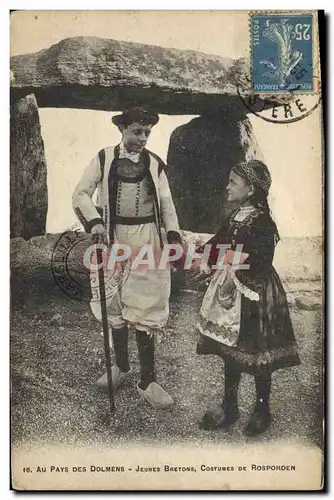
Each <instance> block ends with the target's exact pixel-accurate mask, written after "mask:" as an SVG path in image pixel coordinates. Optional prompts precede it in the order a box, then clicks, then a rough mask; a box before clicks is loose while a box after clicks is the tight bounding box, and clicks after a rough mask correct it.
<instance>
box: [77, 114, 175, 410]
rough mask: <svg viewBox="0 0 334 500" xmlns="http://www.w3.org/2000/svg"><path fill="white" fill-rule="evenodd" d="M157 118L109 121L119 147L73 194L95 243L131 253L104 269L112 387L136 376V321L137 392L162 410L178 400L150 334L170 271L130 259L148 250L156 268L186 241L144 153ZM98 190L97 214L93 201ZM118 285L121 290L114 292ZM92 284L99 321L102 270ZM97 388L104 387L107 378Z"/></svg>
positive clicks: (158, 164)
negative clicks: (165, 382) (165, 383)
mask: <svg viewBox="0 0 334 500" xmlns="http://www.w3.org/2000/svg"><path fill="white" fill-rule="evenodd" d="M158 120H159V117H158V115H157V114H154V113H150V112H149V111H148V110H145V109H143V108H133V109H131V110H127V111H124V112H123V113H122V114H121V115H117V116H114V117H113V118H112V121H113V123H114V124H115V125H116V126H117V127H118V128H119V130H120V132H121V134H122V142H121V143H120V144H119V145H117V146H113V147H108V148H106V149H104V150H102V151H100V153H99V154H98V155H96V157H95V158H93V160H92V161H91V163H90V165H89V166H88V168H87V169H86V170H85V172H84V173H83V176H82V178H81V180H80V182H79V184H78V185H77V187H76V189H75V192H74V194H73V207H74V210H75V212H76V214H77V216H78V218H79V219H80V221H81V222H82V223H83V225H84V227H85V229H86V231H87V232H91V233H92V235H93V241H95V242H97V241H103V243H105V244H107V245H108V246H109V249H110V248H111V247H112V245H113V244H114V243H118V244H123V245H127V247H129V248H131V257H132V260H131V259H129V260H128V262H127V264H126V265H125V266H124V268H122V267H118V268H117V271H116V272H115V270H114V269H105V282H106V298H107V304H106V305H107V312H108V322H109V324H110V325H111V328H112V338H113V344H114V351H115V358H116V360H115V361H116V363H115V365H114V366H112V380H113V385H114V388H115V389H117V387H119V386H120V385H121V384H122V383H123V382H124V381H125V380H126V379H127V378H128V376H129V374H130V373H131V369H130V366H129V359H128V324H129V323H131V324H133V325H135V327H136V339H137V346H138V352H139V360H140V367H141V376H140V381H139V383H138V385H137V389H138V392H139V394H140V395H141V397H142V398H144V399H145V400H147V401H148V402H149V403H150V404H151V405H152V406H153V407H155V408H165V407H167V406H169V405H171V404H172V403H173V399H172V397H171V396H170V395H169V394H168V393H167V391H166V390H165V389H163V387H162V386H161V385H159V384H158V383H157V382H156V375H155V369H154V334H153V332H154V330H155V329H158V328H161V327H163V326H164V325H165V323H166V321H167V319H168V314H169V296H170V270H169V269H166V268H165V269H157V266H155V268H154V269H152V268H151V269H149V268H147V267H145V265H140V266H138V267H136V268H135V266H134V265H132V267H131V262H132V263H133V258H135V257H136V256H138V255H139V253H140V251H141V249H142V248H143V247H145V246H147V245H149V246H150V248H151V249H152V251H153V254H154V257H155V259H156V262H159V257H160V256H161V252H162V249H163V246H164V243H166V242H167V241H168V243H173V244H174V243H181V238H180V234H179V232H178V231H179V225H178V219H177V215H176V211H175V206H174V203H173V199H172V196H171V192H170V189H169V185H168V180H167V176H166V174H165V165H164V164H163V162H162V160H161V159H160V158H159V157H158V156H157V155H155V154H154V153H152V152H150V151H148V150H147V149H146V148H145V145H146V142H147V139H148V137H149V135H150V132H151V129H152V127H153V126H154V125H155V124H156V123H157V122H158ZM96 190H97V193H98V205H99V206H98V208H96V207H95V205H94V203H93V201H92V196H93V194H94V192H95V191H96ZM162 226H164V228H165V231H166V233H167V241H165V240H166V238H165V236H164V234H165V233H163V232H162V230H161V229H162ZM143 260H145V258H144V257H143ZM117 279H119V280H120V283H121V286H117ZM114 281H115V282H116V286H113V283H114ZM91 282H92V284H93V285H94V286H92V294H93V293H94V296H93V297H92V301H91V308H92V311H93V314H94V315H95V317H96V318H97V319H98V320H100V321H101V308H100V301H99V297H98V287H97V286H96V284H98V272H97V271H96V272H95V273H94V272H91ZM110 290H111V292H110ZM97 385H98V386H99V387H101V388H102V389H104V388H107V374H104V375H103V376H102V377H101V378H100V379H99V380H98V382H97Z"/></svg>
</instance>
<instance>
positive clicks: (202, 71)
mask: <svg viewBox="0 0 334 500" xmlns="http://www.w3.org/2000/svg"><path fill="white" fill-rule="evenodd" d="M319 19H320V20H321V19H322V20H323V13H321V12H318V11H306V10H305V11H297V10H291V11H278V10H277V11H29V10H26V11H14V12H12V13H11V54H10V69H11V73H10V87H11V103H10V108H11V109H10V114H11V116H10V117H11V129H10V135H11V137H10V140H11V145H10V203H11V207H10V209H11V220H10V222H11V228H10V229H11V240H10V248H11V263H10V265H11V471H12V472H11V474H12V476H11V477H12V487H13V489H15V490H109V491H117V490H133V491H140V490H157V491H163V490H168V491H171V490H205V491H211V490H212V491H215V490H216V491H217V490H221V491H224V490H306V491H310V490H321V489H322V488H323V485H324V446H325V444H324V443H325V440H324V429H325V423H324V370H325V366H324V329H323V321H324V320H323V168H324V130H323V128H324V125H323V109H322V88H323V84H324V81H323V80H324V77H323V76H322V75H323V73H322V71H321V69H322V68H321V43H320V38H319V26H320V21H319ZM323 30H324V26H322V31H323Z"/></svg>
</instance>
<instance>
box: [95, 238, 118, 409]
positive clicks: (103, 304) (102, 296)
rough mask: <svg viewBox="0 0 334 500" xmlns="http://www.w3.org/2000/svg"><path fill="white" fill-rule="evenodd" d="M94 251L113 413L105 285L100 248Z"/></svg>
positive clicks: (113, 400) (111, 402)
mask: <svg viewBox="0 0 334 500" xmlns="http://www.w3.org/2000/svg"><path fill="white" fill-rule="evenodd" d="M96 253H97V264H98V268H99V288H100V304H101V316H102V326H103V340H104V353H105V357H106V365H107V377H108V394H109V404H110V413H114V411H115V398H114V390H113V385H112V375H111V358H110V344H109V325H108V316H107V305H106V291H105V285H104V270H103V256H102V249H101V248H97V249H96Z"/></svg>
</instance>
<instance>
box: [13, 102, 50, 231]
mask: <svg viewBox="0 0 334 500" xmlns="http://www.w3.org/2000/svg"><path fill="white" fill-rule="evenodd" d="M10 140H11V144H10V206H11V210H10V233H11V237H12V238H15V237H19V236H21V237H22V238H25V239H29V238H31V237H32V236H38V235H41V234H44V233H45V227H46V216H47V209H48V190H47V169H46V159H45V153H44V143H43V139H42V136H41V127H40V121H39V114H38V108H37V103H36V99H35V97H34V96H33V95H28V96H26V97H25V98H22V99H19V100H18V101H16V102H15V103H13V104H12V107H11V116H10Z"/></svg>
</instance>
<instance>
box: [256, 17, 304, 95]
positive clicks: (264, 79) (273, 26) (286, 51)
mask: <svg viewBox="0 0 334 500" xmlns="http://www.w3.org/2000/svg"><path fill="white" fill-rule="evenodd" d="M250 29H251V52H252V61H251V63H252V80H253V90H254V91H258V92H275V93H277V92H291V91H296V90H298V91H302V92H313V91H314V88H313V87H314V84H313V81H314V80H313V63H314V61H313V36H314V35H313V16H312V15H311V14H291V13H287V14H265V13H263V14H255V13H254V14H251V23H250Z"/></svg>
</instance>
